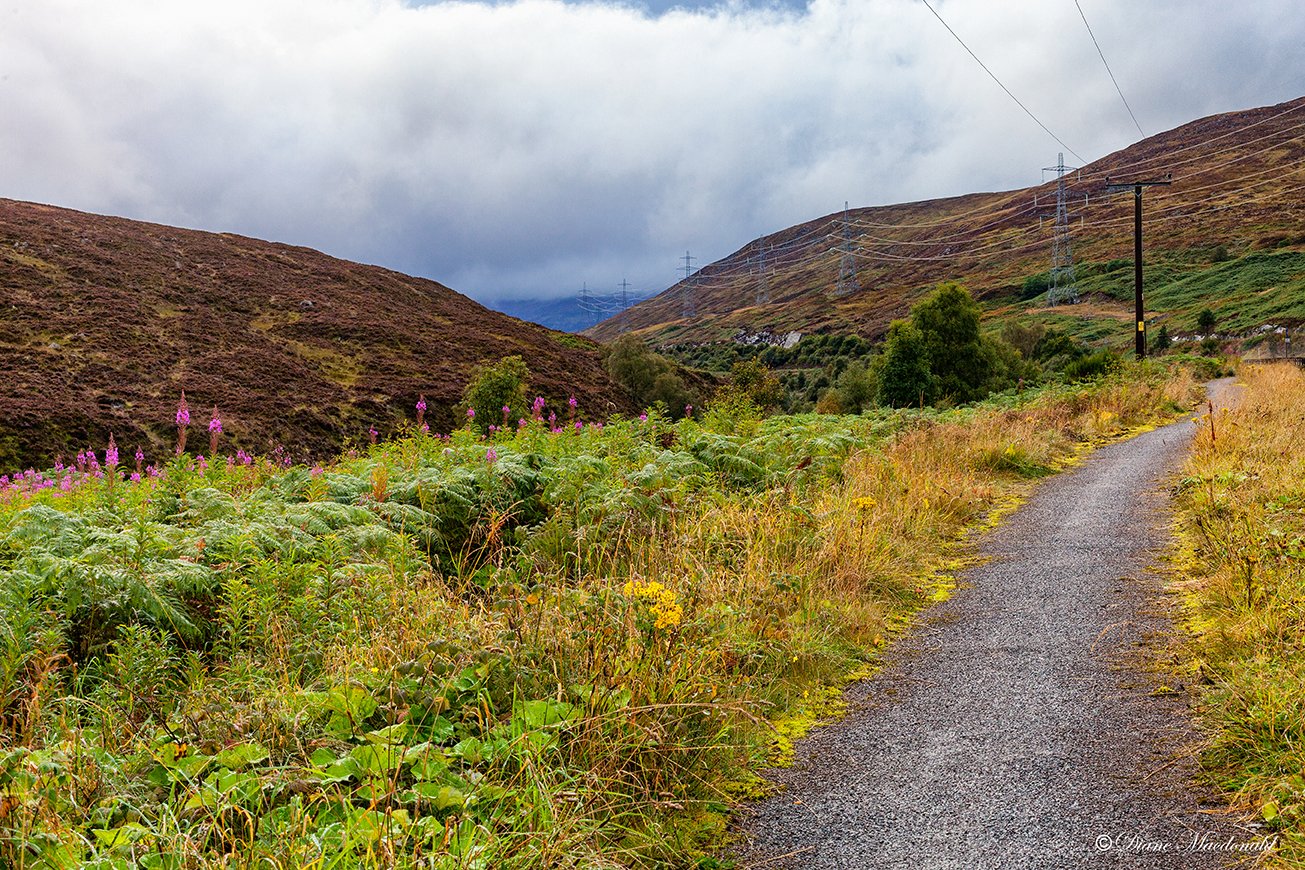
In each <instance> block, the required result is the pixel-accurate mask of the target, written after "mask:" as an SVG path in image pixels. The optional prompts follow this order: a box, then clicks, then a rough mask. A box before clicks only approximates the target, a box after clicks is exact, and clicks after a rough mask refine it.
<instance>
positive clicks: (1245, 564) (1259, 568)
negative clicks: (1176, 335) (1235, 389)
mask: <svg viewBox="0 0 1305 870" xmlns="http://www.w3.org/2000/svg"><path fill="white" fill-rule="evenodd" d="M1240 374H1241V379H1242V381H1243V382H1244V384H1245V392H1244V394H1243V395H1242V396H1241V397H1240V399H1239V400H1238V402H1237V404H1236V406H1235V407H1234V408H1233V409H1232V410H1231V411H1229V412H1228V413H1226V414H1224V413H1221V414H1217V415H1215V417H1214V419H1213V420H1210V419H1208V417H1207V418H1203V419H1202V420H1201V421H1200V422H1201V429H1200V432H1199V433H1198V436H1197V441H1196V444H1195V448H1194V450H1193V453H1192V456H1191V458H1190V460H1189V461H1188V463H1187V467H1186V470H1185V472H1184V474H1185V477H1184V478H1183V481H1182V484H1181V487H1180V492H1179V496H1178V507H1179V518H1180V531H1181V541H1182V544H1183V548H1184V550H1183V557H1184V558H1183V559H1182V560H1181V564H1180V568H1181V570H1182V572H1183V574H1184V576H1185V578H1186V579H1185V580H1184V581H1183V582H1182V583H1181V584H1180V588H1182V589H1184V591H1185V592H1186V595H1187V607H1188V617H1189V620H1188V625H1189V628H1190V630H1191V631H1192V632H1193V637H1192V641H1191V643H1192V650H1193V658H1192V668H1193V676H1194V678H1196V679H1198V680H1199V682H1200V683H1201V684H1202V686H1203V687H1204V688H1203V691H1202V693H1201V697H1202V716H1203V719H1204V722H1205V724H1206V725H1207V728H1208V730H1209V732H1210V734H1211V745H1210V747H1209V748H1208V750H1207V751H1206V752H1205V754H1204V764H1205V767H1206V769H1207V771H1208V773H1209V775H1210V777H1211V778H1212V780H1213V781H1214V782H1215V783H1216V784H1217V785H1219V786H1220V787H1222V788H1224V789H1225V790H1227V791H1229V792H1231V793H1232V794H1233V795H1234V796H1235V799H1236V800H1237V801H1238V802H1239V803H1240V804H1242V805H1243V806H1245V807H1247V808H1248V809H1251V810H1253V811H1256V812H1258V813H1259V814H1260V815H1261V817H1262V818H1263V820H1264V821H1265V822H1266V823H1267V824H1268V825H1269V827H1270V828H1271V829H1272V830H1275V831H1277V832H1279V833H1280V834H1281V837H1282V839H1281V847H1280V851H1279V852H1278V854H1277V855H1276V858H1275V860H1277V861H1280V862H1281V863H1282V864H1283V865H1284V866H1292V867H1299V866H1302V865H1305V700H1303V699H1305V644H1303V643H1302V631H1303V630H1305V621H1303V619H1302V614H1305V454H1303V453H1302V452H1301V450H1300V437H1301V427H1302V424H1303V423H1305V418H1303V417H1302V408H1305V372H1303V371H1302V370H1301V369H1300V368H1298V367H1295V366H1292V365H1288V364H1278V365H1272V366H1246V367H1243V369H1242V370H1241V373H1240Z"/></svg>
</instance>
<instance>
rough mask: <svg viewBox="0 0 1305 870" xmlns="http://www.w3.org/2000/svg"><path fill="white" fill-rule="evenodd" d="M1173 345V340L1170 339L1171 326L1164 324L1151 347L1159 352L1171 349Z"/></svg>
mask: <svg viewBox="0 0 1305 870" xmlns="http://www.w3.org/2000/svg"><path fill="white" fill-rule="evenodd" d="M1171 344H1173V339H1171V338H1170V337H1169V326H1168V324H1162V325H1161V326H1160V331H1159V332H1157V333H1156V334H1155V340H1154V341H1152V343H1151V346H1152V347H1153V348H1154V349H1155V350H1157V351H1165V350H1168V349H1169V346H1170V345H1171Z"/></svg>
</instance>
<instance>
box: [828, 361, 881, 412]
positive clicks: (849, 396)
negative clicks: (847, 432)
mask: <svg viewBox="0 0 1305 870" xmlns="http://www.w3.org/2000/svg"><path fill="white" fill-rule="evenodd" d="M834 387H835V389H836V390H837V391H838V401H839V405H840V406H841V407H842V410H843V412H844V413H847V414H859V413H860V412H861V411H864V410H865V409H866V408H867V407H869V406H870V405H873V404H874V402H875V398H876V395H877V394H878V392H879V384H878V382H877V380H876V378H875V373H874V372H873V371H872V370H871V369H870V368H868V367H867V366H866V364H865V362H864V361H863V360H859V359H858V360H853V361H852V362H851V363H849V364H848V366H847V368H845V369H843V373H842V374H840V375H839V376H838V379H837V380H835V381H834Z"/></svg>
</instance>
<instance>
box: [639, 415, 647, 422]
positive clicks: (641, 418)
mask: <svg viewBox="0 0 1305 870" xmlns="http://www.w3.org/2000/svg"><path fill="white" fill-rule="evenodd" d="M639 422H640V423H647V422H648V415H647V414H646V413H645V414H640V415H639Z"/></svg>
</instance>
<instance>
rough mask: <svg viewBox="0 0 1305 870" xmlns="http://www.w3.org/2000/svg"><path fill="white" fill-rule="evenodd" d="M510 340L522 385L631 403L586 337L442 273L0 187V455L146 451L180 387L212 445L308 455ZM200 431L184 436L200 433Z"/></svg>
mask: <svg viewBox="0 0 1305 870" xmlns="http://www.w3.org/2000/svg"><path fill="white" fill-rule="evenodd" d="M510 354H520V355H521V356H522V357H523V358H524V359H525V360H526V362H527V364H528V365H529V367H530V370H531V373H532V376H533V377H532V389H533V390H534V391H535V392H537V393H538V394H540V395H543V396H545V397H547V398H548V399H550V401H553V402H559V403H565V401H566V398H567V397H568V396H569V395H571V394H575V395H576V396H577V398H578V399H579V402H580V408H581V410H582V412H583V411H585V410H586V409H588V410H590V411H592V412H593V413H595V414H596V413H597V412H598V409H602V412H603V414H604V416H606V414H607V413H610V411H611V409H612V408H613V407H615V408H617V409H620V410H633V408H631V407H629V405H628V402H627V400H626V399H625V398H623V394H621V393H620V391H619V390H618V389H617V388H616V387H615V386H614V384H613V383H612V381H611V380H610V379H609V378H608V376H607V374H606V372H605V371H604V370H603V367H602V364H601V361H600V358H599V353H598V346H597V345H595V344H594V343H593V342H591V341H588V340H586V339H582V338H578V337H575V336H569V335H564V334H561V333H557V332H554V331H552V330H548V329H545V328H543V327H541V326H536V325H535V324H531V323H524V322H522V321H519V320H515V319H513V318H511V317H507V316H505V315H502V314H499V313H497V312H494V311H490V310H488V309H486V308H484V307H482V306H480V305H478V304H477V303H475V302H473V301H472V300H470V299H468V298H466V297H465V296H462V295H461V294H459V293H456V292H454V291H452V290H450V289H448V288H447V287H444V286H442V285H440V284H437V283H435V282H434V281H428V280H424V279H419V278H412V277H409V276H406V275H401V274H399V273H396V272H391V271H389V270H386V269H381V268H378V267H375V266H365V265H360V264H358V263H351V262H347V261H344V260H338V259H335V258H333V257H329V256H326V255H325V254H322V253H319V252H317V251H314V250H310V249H307V248H301V247H292V246H288V245H281V244H273V243H269V242H263V241H258V240H256V239H250V238H243V237H240V236H234V235H227V234H214V233H206V232H197V231H192V230H184V229H176V228H172V227H166V226H158V225H154V224H147V223H141V222H137V221H131V220H125V219H121V218H113V217H102V216H98V215H91V214H84V213H81V212H76V211H70V210H67V209H61V208H54V207H51V206H45V205H35V204H32V203H24V202H15V201H13V200H5V199H0V371H3V372H4V377H3V379H0V473H3V472H9V471H13V470H15V469H16V468H18V467H27V466H30V465H37V466H41V465H48V464H49V463H51V462H52V461H53V460H54V458H55V457H56V456H57V455H59V454H62V455H63V456H64V458H65V459H66V460H67V459H69V458H70V457H71V456H72V455H73V454H75V453H76V452H77V451H78V450H79V449H81V448H83V447H88V446H94V447H98V448H101V449H102V448H103V445H104V443H105V441H106V440H107V439H108V437H109V434H110V433H111V432H112V433H113V434H114V435H115V436H116V438H117V442H118V444H119V446H120V447H121V448H122V450H123V454H124V456H126V455H130V454H131V453H133V452H134V451H135V449H136V447H137V446H138V445H139V446H141V447H142V448H144V450H145V453H146V454H147V455H149V456H150V458H151V460H153V459H155V458H157V457H158V455H159V454H160V453H166V452H167V451H168V450H169V449H170V447H171V444H172V443H173V439H174V437H175V432H174V430H173V426H172V421H173V415H174V412H175V408H176V405H177V401H178V398H179V397H180V393H181V391H182V390H185V392H186V396H187V399H188V400H189V403H190V406H191V408H192V409H193V411H194V414H195V422H197V423H199V424H200V425H201V428H202V427H203V425H204V424H206V423H207V421H208V412H209V410H210V409H211V408H212V406H214V405H217V406H218V407H219V409H220V411H221V414H222V420H223V425H224V428H225V437H226V439H227V441H226V443H227V444H228V445H230V447H231V449H235V447H237V446H243V447H245V448H246V449H249V450H252V451H258V452H266V451H268V450H270V449H271V448H272V447H273V445H282V446H284V447H285V448H286V449H288V450H289V451H290V452H291V454H292V455H294V456H295V457H296V458H302V457H305V456H314V457H323V456H326V455H329V454H332V453H334V452H336V451H337V450H338V449H339V448H340V447H341V446H342V445H344V444H346V443H348V442H350V441H351V440H352V441H354V442H358V441H364V440H365V439H366V438H367V430H368V428H369V427H371V426H375V427H376V429H377V430H379V431H380V433H381V434H382V436H384V435H387V434H389V433H390V432H392V431H393V430H395V429H396V428H397V427H399V426H400V425H401V424H402V423H403V422H404V421H405V420H407V421H411V420H412V417H413V414H414V412H413V406H414V404H415V403H416V401H417V397H418V396H419V395H420V394H423V393H424V394H425V395H426V397H427V401H428V403H429V405H430V411H429V412H428V415H427V417H428V420H429V421H430V423H431V425H432V427H433V428H434V429H436V430H437V431H448V430H449V429H450V428H451V427H452V426H453V425H454V423H455V421H454V418H453V413H452V409H451V405H452V404H453V403H454V402H456V401H457V400H458V398H459V397H460V396H461V393H462V389H463V386H464V384H465V383H466V380H467V378H468V375H469V373H470V371H471V370H472V369H473V368H474V367H475V366H476V365H477V364H479V363H482V362H489V361H495V360H498V359H499V358H501V357H503V356H507V355H510ZM201 437H202V436H201Z"/></svg>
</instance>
